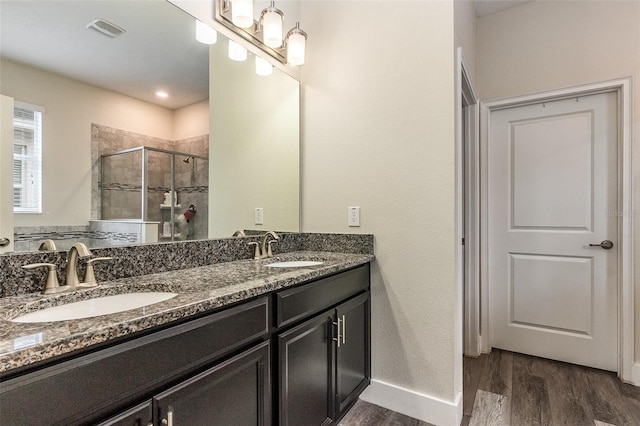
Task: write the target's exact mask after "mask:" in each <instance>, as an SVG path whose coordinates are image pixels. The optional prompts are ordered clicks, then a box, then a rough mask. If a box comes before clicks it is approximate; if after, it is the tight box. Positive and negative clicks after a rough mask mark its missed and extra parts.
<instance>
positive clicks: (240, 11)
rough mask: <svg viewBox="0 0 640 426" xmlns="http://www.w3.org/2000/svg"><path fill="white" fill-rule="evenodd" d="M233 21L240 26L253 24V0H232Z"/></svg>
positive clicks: (248, 26)
mask: <svg viewBox="0 0 640 426" xmlns="http://www.w3.org/2000/svg"><path fill="white" fill-rule="evenodd" d="M231 22H233V25H235V26H236V27H240V28H250V27H251V26H252V25H253V0H231Z"/></svg>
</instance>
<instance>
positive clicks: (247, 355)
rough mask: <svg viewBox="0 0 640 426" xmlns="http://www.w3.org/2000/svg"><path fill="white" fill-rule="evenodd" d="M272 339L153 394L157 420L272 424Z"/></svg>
mask: <svg viewBox="0 0 640 426" xmlns="http://www.w3.org/2000/svg"><path fill="white" fill-rule="evenodd" d="M269 349H270V346H269V342H264V343H262V344H260V345H258V346H257V347H255V348H253V349H250V350H248V351H246V352H243V353H242V354H240V355H238V356H236V357H234V358H232V359H230V360H228V361H226V362H223V363H222V364H219V365H216V366H215V367H213V368H211V369H209V370H207V371H205V372H203V373H201V374H198V375H197V376H195V377H193V378H191V379H189V380H186V381H184V382H182V383H180V384H179V385H177V386H174V387H172V388H171V389H169V390H167V391H165V392H163V393H161V394H159V395H158V396H156V397H154V398H153V404H154V407H155V413H156V415H157V419H158V420H159V421H158V420H157V421H156V424H161V425H167V426H179V425H188V426H199V425H202V426H215V425H220V426H247V425H259V426H268V425H270V424H271V398H270V395H271V392H270V390H271V380H270V377H271V376H270V374H269V371H270V361H269V360H270V357H269Z"/></svg>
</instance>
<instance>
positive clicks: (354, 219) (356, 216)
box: [349, 207, 360, 226]
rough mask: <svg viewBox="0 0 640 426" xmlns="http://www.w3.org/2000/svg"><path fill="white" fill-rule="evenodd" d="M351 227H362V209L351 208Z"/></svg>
mask: <svg viewBox="0 0 640 426" xmlns="http://www.w3.org/2000/svg"><path fill="white" fill-rule="evenodd" d="M349 226H360V207H349Z"/></svg>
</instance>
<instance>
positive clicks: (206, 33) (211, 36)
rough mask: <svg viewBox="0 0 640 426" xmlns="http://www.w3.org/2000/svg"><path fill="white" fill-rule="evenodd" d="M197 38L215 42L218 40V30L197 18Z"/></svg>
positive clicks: (201, 41) (208, 42) (202, 40)
mask: <svg viewBox="0 0 640 426" xmlns="http://www.w3.org/2000/svg"><path fill="white" fill-rule="evenodd" d="M196 40H198V41H199V42H200V43H204V44H214V43H215V42H216V41H218V32H217V31H216V30H214V29H213V28H211V27H210V26H208V25H206V24H203V23H202V22H200V21H199V20H197V19H196Z"/></svg>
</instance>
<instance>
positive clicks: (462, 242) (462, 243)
mask: <svg viewBox="0 0 640 426" xmlns="http://www.w3.org/2000/svg"><path fill="white" fill-rule="evenodd" d="M462 245H464V237H462Z"/></svg>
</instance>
